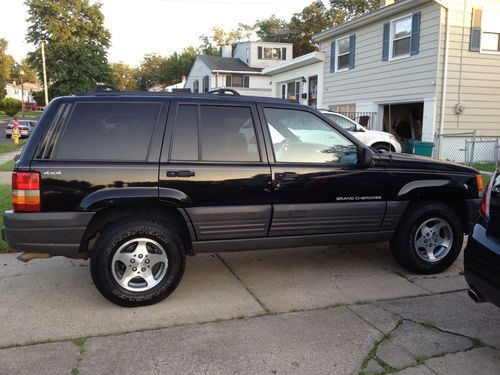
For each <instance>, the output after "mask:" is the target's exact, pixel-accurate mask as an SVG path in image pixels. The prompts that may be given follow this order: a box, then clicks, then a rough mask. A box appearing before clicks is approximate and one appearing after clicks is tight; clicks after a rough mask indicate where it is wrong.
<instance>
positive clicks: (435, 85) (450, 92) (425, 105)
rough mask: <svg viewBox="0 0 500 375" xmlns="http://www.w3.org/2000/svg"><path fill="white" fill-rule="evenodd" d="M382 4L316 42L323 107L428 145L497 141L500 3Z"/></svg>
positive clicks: (408, 0) (415, 0)
mask: <svg viewBox="0 0 500 375" xmlns="http://www.w3.org/2000/svg"><path fill="white" fill-rule="evenodd" d="M383 3H385V4H388V3H389V5H386V6H382V7H381V8H380V9H377V10H375V11H373V12H371V13H369V14H366V15H363V16H360V17H357V18H355V19H353V20H351V21H349V22H347V23H345V24H342V25H339V26H337V27H334V28H332V29H329V30H326V31H324V32H322V33H320V34H318V35H316V36H314V38H313V39H314V41H315V42H317V43H319V46H320V51H321V52H323V53H324V55H325V64H324V87H323V98H322V99H323V106H324V107H329V108H330V109H332V110H339V109H341V110H344V111H345V110H346V109H347V110H349V111H352V112H372V113H374V116H375V117H376V121H375V122H374V127H375V129H378V130H385V131H392V132H394V131H395V128H394V126H396V128H397V125H398V124H403V125H404V126H405V127H406V128H407V131H408V132H410V133H411V137H412V138H414V139H421V140H423V141H430V142H432V141H433V140H434V136H435V134H449V133H464V132H471V131H476V133H477V134H478V135H484V136H494V135H495V136H498V135H500V120H499V119H500V1H496V0H462V1H460V0H401V1H397V2H394V1H389V0H388V1H383ZM392 3H393V4H392ZM383 5H384V4H383Z"/></svg>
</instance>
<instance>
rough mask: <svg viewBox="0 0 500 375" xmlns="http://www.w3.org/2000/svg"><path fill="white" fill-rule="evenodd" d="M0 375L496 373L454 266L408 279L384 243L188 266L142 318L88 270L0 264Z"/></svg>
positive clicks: (492, 314) (485, 317)
mask: <svg viewBox="0 0 500 375" xmlns="http://www.w3.org/2000/svg"><path fill="white" fill-rule="evenodd" d="M0 269H1V272H0V298H1V304H0V317H1V320H0V332H2V334H1V335H0V373H1V374H12V373H26V374H32V373H36V374H69V373H73V374H77V373H79V374H137V373H141V374H358V373H366V374H368V373H386V372H398V373H402V374H436V373H437V374H470V373H481V374H497V373H498V372H499V369H500V351H499V349H500V310H499V309H497V308H495V307H494V306H492V305H489V304H481V305H476V304H474V303H473V302H472V301H471V300H469V298H468V297H467V295H466V292H465V289H466V284H465V282H464V280H463V276H461V269H462V260H461V259H460V260H458V261H457V262H456V263H455V264H454V265H453V266H452V267H451V268H450V270H448V271H447V272H445V273H443V274H440V275H437V276H436V275H435V276H426V277H425V276H417V275H412V274H409V273H407V272H406V271H405V270H404V269H402V268H401V267H400V266H399V265H397V264H396V263H395V261H394V260H393V259H392V257H391V256H390V251H389V248H388V245H387V244H386V243H379V244H364V245H356V246H348V247H323V248H301V249H285V250H273V251H253V252H246V253H225V254H210V255H199V256H196V257H192V258H188V263H187V269H186V274H185V277H184V279H183V281H182V282H181V285H180V286H179V288H178V289H177V290H176V291H175V292H174V293H173V294H172V295H171V296H170V297H169V298H168V299H167V300H165V301H163V302H161V303H159V304H157V305H154V306H149V307H145V308H136V309H126V308H121V307H118V306H115V305H113V304H111V303H109V302H107V300H105V299H104V298H103V297H101V296H100V294H98V292H97V291H96V289H95V287H94V285H93V284H92V281H91V278H90V275H89V269H88V262H87V261H70V260H66V259H63V258H52V259H49V260H37V261H32V262H30V263H28V264H23V263H20V262H18V261H17V260H16V259H15V255H14V254H8V255H0Z"/></svg>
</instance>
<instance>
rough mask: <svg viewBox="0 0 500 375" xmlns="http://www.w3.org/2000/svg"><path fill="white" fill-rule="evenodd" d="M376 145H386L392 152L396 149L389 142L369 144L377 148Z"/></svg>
mask: <svg viewBox="0 0 500 375" xmlns="http://www.w3.org/2000/svg"><path fill="white" fill-rule="evenodd" d="M377 145H379V146H388V147H389V148H390V149H391V151H392V152H396V149H395V148H394V146H393V145H392V144H390V143H389V142H375V143H374V144H372V145H371V147H373V148H377Z"/></svg>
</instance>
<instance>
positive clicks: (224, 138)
mask: <svg viewBox="0 0 500 375" xmlns="http://www.w3.org/2000/svg"><path fill="white" fill-rule="evenodd" d="M201 150H202V151H201V158H202V160H206V161H260V158H259V152H258V149H257V141H256V138H255V129H254V124H253V119H252V112H251V110H250V108H249V107H230V106H201Z"/></svg>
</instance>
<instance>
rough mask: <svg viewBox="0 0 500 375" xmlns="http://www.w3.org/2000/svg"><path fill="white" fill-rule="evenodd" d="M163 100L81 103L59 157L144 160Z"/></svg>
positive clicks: (74, 113)
mask: <svg viewBox="0 0 500 375" xmlns="http://www.w3.org/2000/svg"><path fill="white" fill-rule="evenodd" d="M160 109H161V104H160V103H125V102H124V103H116V102H114V103H109V102H108V103H102V102H101V103H77V104H76V105H75V108H74V110H73V113H72V114H71V117H70V119H69V121H68V124H67V126H66V128H65V130H64V133H63V135H62V139H61V141H60V146H59V149H58V150H57V153H56V159H60V160H105V161H118V160H127V161H144V160H146V158H147V154H148V149H149V143H150V141H151V137H152V134H153V131H154V127H155V125H156V122H157V119H158V115H159V113H160Z"/></svg>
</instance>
